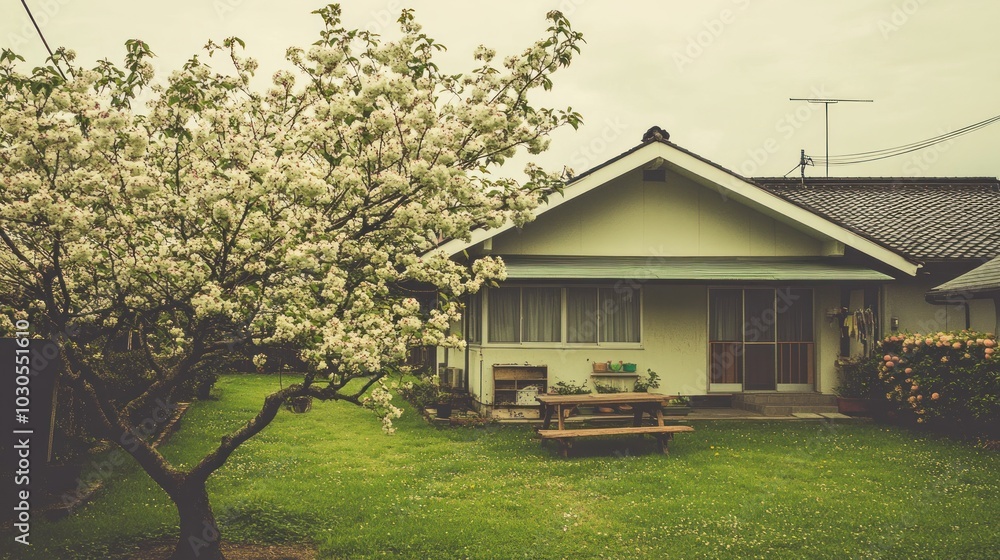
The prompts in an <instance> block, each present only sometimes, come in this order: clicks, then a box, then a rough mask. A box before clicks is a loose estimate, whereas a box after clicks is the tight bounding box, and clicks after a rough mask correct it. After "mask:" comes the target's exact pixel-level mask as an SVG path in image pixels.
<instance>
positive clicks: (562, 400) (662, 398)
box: [536, 393, 694, 457]
mask: <svg viewBox="0 0 1000 560" xmlns="http://www.w3.org/2000/svg"><path fill="white" fill-rule="evenodd" d="M668 399H670V397H669V396H667V395H658V394H656V393H597V394H594V393H591V394H585V395H538V396H537V397H536V400H538V402H539V404H540V406H541V415H542V427H541V428H540V429H539V430H538V435H539V437H541V438H542V441H545V440H547V439H554V440H556V441H557V442H559V443H560V444H561V446H562V453H563V456H564V457H565V456H568V455H569V448H570V446H571V445H572V442H571V440H572V438H577V437H587V436H607V435H629V434H638V435H642V434H652V435H654V436H656V441H657V443H658V444H659V447H660V451H662V452H663V454H664V455H669V454H670V453H669V450H668V445H669V443H668V442H669V440H670V439H671V438H673V435H674V434H676V433H680V432H693V431H694V428H692V427H691V426H667V425H664V423H663V405H664V404H666V402H667V400H668ZM581 405H584V406H587V405H593V406H619V407H620V406H623V405H628V406H631V407H632V411H633V412H632V425H631V426H628V427H623V426H607V427H597V428H577V429H572V430H570V429H567V428H566V423H565V421H564V417H565V414H564V411H568V410H572V408H574V407H577V406H581ZM645 415H648V416H649V417H650V418H652V419H654V420H655V421H656V425H654V426H643V425H642V420H643V416H645ZM553 416H554V417H555V418H556V426H557V427H556V429H550V426H551V425H552V417H553Z"/></svg>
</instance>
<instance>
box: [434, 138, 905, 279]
mask: <svg viewBox="0 0 1000 560" xmlns="http://www.w3.org/2000/svg"><path fill="white" fill-rule="evenodd" d="M657 160H659V161H661V163H663V164H665V165H667V166H668V167H669V168H670V169H672V170H674V171H675V172H678V173H680V174H682V175H684V176H686V177H688V178H690V179H692V180H694V181H696V182H698V183H700V184H702V185H704V186H706V187H709V188H712V189H716V190H718V191H719V192H720V193H721V194H723V196H725V197H728V198H732V199H735V200H737V201H739V202H741V203H743V204H746V205H747V206H750V207H751V208H754V209H756V210H758V211H761V212H763V213H765V214H768V215H771V216H780V217H781V218H782V219H783V220H784V221H786V222H788V223H790V224H794V225H797V226H799V227H802V228H804V229H806V230H808V231H812V232H815V233H817V234H819V236H821V237H822V238H829V239H833V240H836V241H838V242H840V243H843V244H844V245H846V246H848V247H851V248H853V249H856V250H857V251H859V252H861V253H863V254H865V255H868V256H870V257H872V258H874V259H876V260H878V261H880V262H882V263H885V264H886V265H888V266H890V267H892V268H894V269H896V270H900V271H902V272H904V273H906V274H909V275H911V276H913V275H916V272H917V269H918V268H919V265H918V264H917V263H916V262H915V261H912V260H909V259H907V258H906V257H904V256H903V255H901V254H900V253H897V252H896V251H894V250H892V249H891V248H888V247H887V246H885V245H882V244H880V243H878V242H876V241H873V240H872V239H871V238H869V237H867V236H865V235H864V234H862V233H861V232H858V231H855V230H852V229H849V228H847V227H845V226H844V225H843V224H840V223H837V222H835V221H833V220H831V219H829V218H827V217H824V216H822V215H820V214H818V213H817V212H815V211H813V210H812V209H810V208H808V207H806V206H803V205H801V204H796V203H793V202H791V201H789V200H787V199H785V198H784V197H781V196H779V195H777V194H775V193H772V192H770V191H768V190H766V189H764V188H762V187H761V186H760V185H758V184H755V183H754V182H752V181H751V180H748V179H745V178H743V177H741V176H740V175H737V174H736V173H734V172H732V171H730V170H728V169H726V168H724V167H722V166H720V165H718V164H716V163H713V162H711V161H709V160H707V159H705V158H703V157H701V156H699V155H697V154H694V153H692V152H689V151H687V150H685V149H683V148H681V147H679V146H677V145H676V144H673V143H671V142H669V141H667V140H648V141H646V142H644V143H642V144H640V145H639V146H637V147H635V148H633V149H631V150H629V151H627V152H625V153H623V154H621V155H619V156H617V157H614V158H612V159H610V160H608V161H606V162H604V163H602V164H601V165H598V166H596V167H594V168H593V169H590V170H588V171H587V172H586V173H583V174H582V175H579V176H577V177H575V178H573V179H572V180H571V181H569V182H568V183H567V184H566V187H565V189H563V192H562V194H561V195H560V194H553V195H552V196H550V197H549V198H548V200H547V201H546V202H545V203H543V204H541V205H539V206H538V207H537V208H535V210H534V211H533V214H534V216H535V217H538V216H540V215H542V214H544V213H545V212H548V211H549V210H551V209H553V208H556V207H558V206H560V205H562V204H565V203H566V202H568V201H570V200H572V199H574V198H576V197H578V196H580V195H583V194H586V193H587V192H590V191H591V190H593V189H595V188H598V187H600V186H602V185H604V184H607V183H608V182H610V181H611V180H613V179H616V178H618V177H620V176H622V175H624V174H626V173H628V172H631V171H633V170H635V169H638V168H640V167H641V166H644V165H647V164H649V163H650V162H654V161H657ZM513 227H515V225H514V223H513V222H511V221H508V222H506V223H504V224H503V225H501V226H499V227H496V228H491V229H477V230H474V231H472V232H470V238H469V240H468V241H466V240H463V239H452V240H450V241H448V242H446V243H443V244H442V245H440V246H439V247H438V248H437V249H435V251H444V252H445V253H446V254H448V255H456V254H458V253H461V252H462V251H464V250H465V249H468V248H469V247H472V246H473V245H475V244H477V243H481V242H482V241H485V240H487V239H490V238H492V237H494V236H496V235H499V234H500V233H503V232H504V231H507V230H509V229H511V228H513Z"/></svg>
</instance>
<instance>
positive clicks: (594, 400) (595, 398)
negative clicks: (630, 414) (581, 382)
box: [535, 393, 670, 405]
mask: <svg viewBox="0 0 1000 560" xmlns="http://www.w3.org/2000/svg"><path fill="white" fill-rule="evenodd" d="M535 398H536V399H537V400H538V402H540V403H542V404H544V405H556V404H584V405H588V404H593V405H602V404H633V403H652V402H658V403H666V402H667V400H668V399H669V398H670V396H669V395H660V394H657V393H590V394H585V395H538V396H537V397H535Z"/></svg>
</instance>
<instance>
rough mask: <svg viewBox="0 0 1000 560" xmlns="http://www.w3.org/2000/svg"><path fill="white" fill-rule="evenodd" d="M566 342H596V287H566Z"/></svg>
mask: <svg viewBox="0 0 1000 560" xmlns="http://www.w3.org/2000/svg"><path fill="white" fill-rule="evenodd" d="M566 342H577V343H587V342H589V343H592V344H597V288H566Z"/></svg>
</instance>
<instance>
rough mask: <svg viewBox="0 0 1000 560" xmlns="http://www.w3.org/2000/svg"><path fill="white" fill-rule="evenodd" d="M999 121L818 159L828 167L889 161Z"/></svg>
mask: <svg viewBox="0 0 1000 560" xmlns="http://www.w3.org/2000/svg"><path fill="white" fill-rule="evenodd" d="M997 121H1000V115H997V116H995V117H990V118H988V119H986V120H982V121H979V122H977V123H973V124H970V125H968V126H964V127H962V128H960V129H958V130H954V131H952V132H948V133H945V134H941V135H939V136H934V137H932V138H927V139H925V140H920V141H918V142H911V143H909V144H903V145H902V146H896V147H893V148H884V149H881V150H871V151H867V152H856V153H853V154H843V155H839V156H831V157H829V158H826V159H824V158H816V159H818V160H820V161H824V162H825V163H826V164H827V165H854V164H856V163H867V162H871V161H878V160H882V159H888V158H892V157H896V156H901V155H903V154H908V153H911V152H915V151H917V150H922V149H924V148H928V147H930V146H933V145H935V144H940V143H942V142H947V141H949V140H952V139H954V138H958V137H959V136H964V135H966V134H969V133H970V132H975V131H976V130H979V129H981V128H985V127H987V126H989V125H991V124H993V123H995V122H997Z"/></svg>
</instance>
